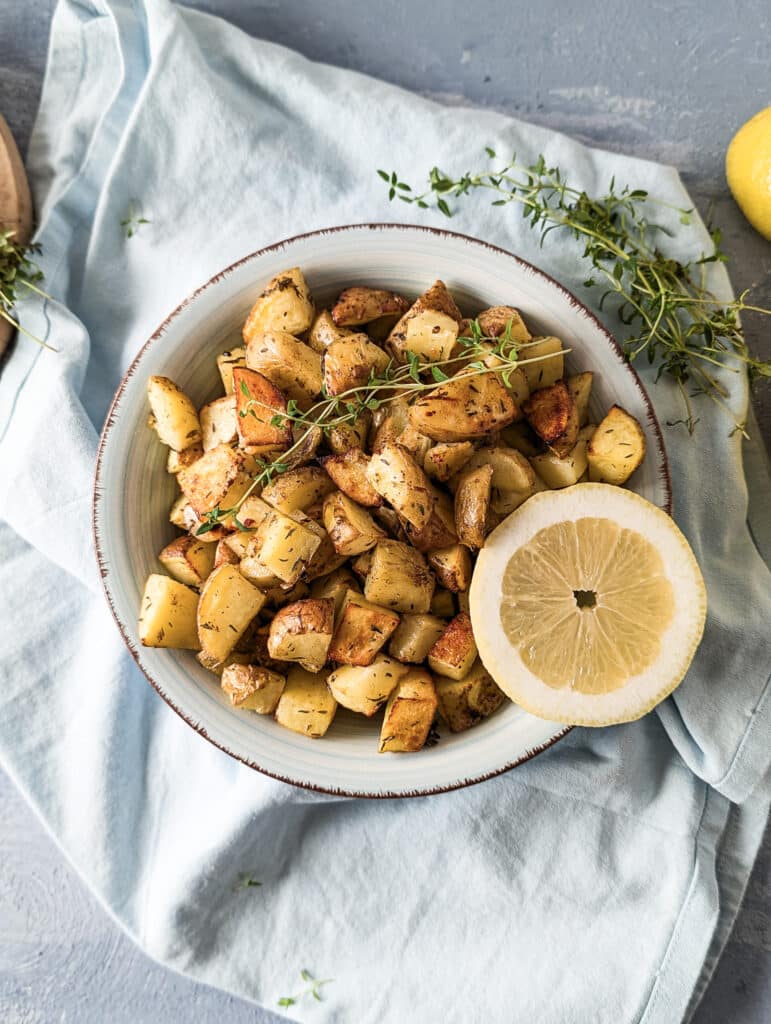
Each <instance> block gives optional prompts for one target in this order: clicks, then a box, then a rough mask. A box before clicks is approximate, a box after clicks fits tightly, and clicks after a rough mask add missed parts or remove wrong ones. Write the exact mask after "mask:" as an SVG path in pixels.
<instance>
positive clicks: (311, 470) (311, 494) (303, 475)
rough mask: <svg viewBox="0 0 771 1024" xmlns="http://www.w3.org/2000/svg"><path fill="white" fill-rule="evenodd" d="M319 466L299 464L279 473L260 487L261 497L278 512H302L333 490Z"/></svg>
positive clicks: (332, 485)
mask: <svg viewBox="0 0 771 1024" xmlns="http://www.w3.org/2000/svg"><path fill="white" fill-rule="evenodd" d="M334 489H335V485H334V484H333V483H332V481H331V480H330V479H329V477H328V476H327V474H326V473H325V472H324V470H323V469H321V467H320V466H301V467H300V468H299V469H290V470H289V471H288V472H286V473H281V474H280V476H277V477H276V478H275V480H273V481H272V482H271V483H269V484H268V485H267V486H266V487H264V488H263V489H262V494H261V498H262V500H263V501H265V502H267V504H268V505H272V506H273V508H277V509H278V510H279V512H297V511H298V510H299V511H300V512H304V511H305V510H306V509H307V508H309V507H310V506H311V505H315V504H316V503H317V502H319V501H322V500H323V499H324V498H326V496H327V495H328V494H331V493H332V491H334Z"/></svg>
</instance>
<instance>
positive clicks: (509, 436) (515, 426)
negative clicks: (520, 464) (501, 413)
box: [501, 422, 543, 459]
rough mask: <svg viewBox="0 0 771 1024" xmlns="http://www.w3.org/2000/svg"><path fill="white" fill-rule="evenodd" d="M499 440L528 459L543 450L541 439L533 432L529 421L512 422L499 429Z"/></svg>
mask: <svg viewBox="0 0 771 1024" xmlns="http://www.w3.org/2000/svg"><path fill="white" fill-rule="evenodd" d="M501 440H503V441H504V442H505V443H506V444H507V445H509V447H510V448H515V449H516V450H517V451H518V452H521V453H522V455H524V456H525V457H526V458H528V459H529V458H531V457H532V456H533V455H540V454H541V452H542V451H543V441H542V440H541V439H540V437H538V436H537V435H536V434H535V433H534V432H533V428H532V427H531V426H530V424H529V423H525V422H522V423H512V424H511V425H510V426H508V427H505V428H504V429H503V430H502V431H501Z"/></svg>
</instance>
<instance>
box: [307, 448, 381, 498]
mask: <svg viewBox="0 0 771 1024" xmlns="http://www.w3.org/2000/svg"><path fill="white" fill-rule="evenodd" d="M319 462H320V463H321V465H322V466H323V467H324V469H325V470H326V472H327V473H328V474H329V476H330V477H331V478H332V480H333V481H334V483H335V484H336V485H337V487H338V488H339V490H341V491H342V492H343V494H347V495H348V497H349V498H350V499H351V500H352V501H355V502H356V504H357V505H364V506H365V507H366V508H378V507H379V506H380V505H382V504H383V499H382V497H381V496H380V495H379V494H378V493H377V491H376V490H375V488H374V487H373V486H372V484H371V483H370V482H369V480H368V479H367V467H368V466H369V456H368V455H365V453H364V452H363V451H362V450H361V448H349V449H348V451H347V452H344V453H341V454H339V455H327V456H324V457H323V458H321V459H319Z"/></svg>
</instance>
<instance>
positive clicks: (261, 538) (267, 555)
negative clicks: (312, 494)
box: [255, 509, 323, 583]
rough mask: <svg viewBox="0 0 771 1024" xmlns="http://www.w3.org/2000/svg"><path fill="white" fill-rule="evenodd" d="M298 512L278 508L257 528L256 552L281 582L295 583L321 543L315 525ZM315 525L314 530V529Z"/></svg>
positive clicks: (320, 537)
mask: <svg viewBox="0 0 771 1024" xmlns="http://www.w3.org/2000/svg"><path fill="white" fill-rule="evenodd" d="M304 518H305V521H302V519H303V517H302V513H301V512H293V513H290V514H285V513H284V512H279V511H278V510H277V509H276V510H274V511H273V512H271V513H270V515H269V516H267V517H266V518H265V519H264V520H263V521H262V523H261V524H260V526H259V527H258V529H257V533H256V536H255V545H256V546H255V551H259V557H260V561H261V562H262V564H263V565H264V566H265V568H266V569H269V570H270V571H271V572H272V573H275V575H276V576H278V578H279V579H280V580H283V582H284V583H296V582H297V581H298V580H299V579H300V576H301V575H302V573H303V570H304V569H305V567H306V565H307V564H308V562H310V560H311V558H313V556H314V554H315V553H316V550H317V548H318V547H319V545H320V544H321V540H322V537H323V531H321V536H320V535H319V533H317V532H316V530H318V529H319V528H318V527H316V524H315V523H314V522H313V521H312V520H310V519H307V517H304ZM313 527H316V530H314V529H313Z"/></svg>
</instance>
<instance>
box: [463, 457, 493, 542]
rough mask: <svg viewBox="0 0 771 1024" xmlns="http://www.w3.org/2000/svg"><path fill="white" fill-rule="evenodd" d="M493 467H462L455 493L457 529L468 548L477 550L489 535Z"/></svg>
mask: <svg viewBox="0 0 771 1024" xmlns="http://www.w3.org/2000/svg"><path fill="white" fill-rule="evenodd" d="M492 479H493V467H492V466H490V465H483V466H478V467H477V468H476V469H467V470H463V472H462V473H461V475H460V480H459V482H458V489H457V491H456V492H455V529H456V530H457V532H458V537H459V538H460V540H461V542H462V543H463V544H465V545H466V547H469V548H471V549H472V550H474V551H475V550H478V549H479V548H481V547H482V545H483V544H484V542H485V537H486V536H487V526H486V523H487V513H488V511H489V509H490V488H491V484H492Z"/></svg>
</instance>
